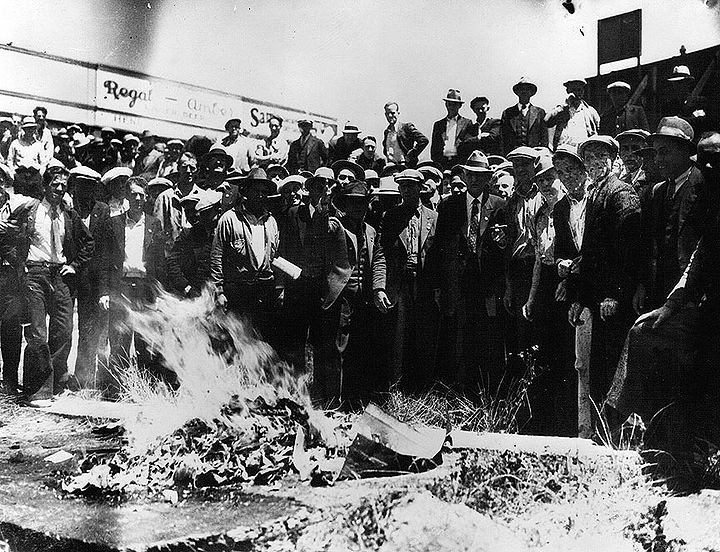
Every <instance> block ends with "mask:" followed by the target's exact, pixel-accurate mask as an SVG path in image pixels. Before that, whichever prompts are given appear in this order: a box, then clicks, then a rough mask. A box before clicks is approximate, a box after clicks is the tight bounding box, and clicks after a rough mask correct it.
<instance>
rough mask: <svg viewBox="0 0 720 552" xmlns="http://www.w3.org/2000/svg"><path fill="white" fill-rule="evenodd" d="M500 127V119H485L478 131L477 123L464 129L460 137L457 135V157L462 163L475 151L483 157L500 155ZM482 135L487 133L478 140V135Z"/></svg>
mask: <svg viewBox="0 0 720 552" xmlns="http://www.w3.org/2000/svg"><path fill="white" fill-rule="evenodd" d="M501 126H502V123H501V121H500V119H491V118H490V117H487V118H486V119H485V120H484V121H483V124H482V128H481V129H479V131H478V124H477V123H472V124H471V125H469V126H468V127H466V128H465V130H464V131H463V133H462V135H460V134H458V141H459V142H460V143H459V145H458V157H460V159H461V160H463V161H464V160H466V159H467V158H468V157H470V154H471V153H472V152H473V151H475V150H480V151H482V152H483V153H484V154H485V155H502V132H501ZM482 133H487V134H488V136H481V137H480V138H478V134H482Z"/></svg>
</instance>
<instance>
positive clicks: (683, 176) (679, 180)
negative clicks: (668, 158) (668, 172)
mask: <svg viewBox="0 0 720 552" xmlns="http://www.w3.org/2000/svg"><path fill="white" fill-rule="evenodd" d="M641 168H642V167H641ZM691 170H692V166H690V167H688V170H686V171H685V172H684V173H682V174H681V175H680V176H678V177H677V178H675V179H673V181H674V183H675V185H676V186H677V185H678V184H682V183H683V182H685V181H686V180H687V179H688V178H689V177H690V171H691Z"/></svg>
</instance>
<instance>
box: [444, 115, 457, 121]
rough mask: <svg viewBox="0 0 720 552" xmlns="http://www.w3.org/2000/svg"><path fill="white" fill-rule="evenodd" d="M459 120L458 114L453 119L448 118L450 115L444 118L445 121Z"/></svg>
mask: <svg viewBox="0 0 720 552" xmlns="http://www.w3.org/2000/svg"><path fill="white" fill-rule="evenodd" d="M459 118H460V113H458V114H457V115H455V116H454V117H450V115H448V116H447V117H445V119H446V120H448V121H457V120H458V119H459Z"/></svg>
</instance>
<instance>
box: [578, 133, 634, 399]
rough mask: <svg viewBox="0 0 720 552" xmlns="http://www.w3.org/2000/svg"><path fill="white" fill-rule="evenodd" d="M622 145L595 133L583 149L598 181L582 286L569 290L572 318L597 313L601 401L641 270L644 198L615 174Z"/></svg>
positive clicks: (596, 391) (596, 372)
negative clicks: (642, 201)
mask: <svg viewBox="0 0 720 552" xmlns="http://www.w3.org/2000/svg"><path fill="white" fill-rule="evenodd" d="M618 151H619V146H618V143H617V141H616V140H615V139H614V138H612V137H611V136H603V135H595V136H591V137H590V138H588V139H587V140H586V141H585V142H583V143H582V144H581V145H580V147H579V148H578V154H579V156H580V157H582V159H583V162H584V163H585V167H586V169H587V171H588V174H589V175H590V177H591V179H592V182H593V191H592V193H591V195H590V199H589V202H588V205H587V212H586V215H585V217H586V218H585V232H584V235H583V241H582V247H581V249H580V255H581V260H580V263H579V271H580V272H579V278H578V281H577V286H572V287H571V288H570V289H569V290H568V294H569V296H570V298H571V301H572V304H571V306H570V311H569V313H568V319H569V321H570V323H571V324H572V325H573V326H578V325H580V324H582V323H583V321H582V320H581V314H582V311H583V308H584V307H587V308H588V309H589V310H590V312H591V313H592V317H593V321H592V343H591V348H590V394H591V397H592V398H593V399H594V400H595V403H596V404H600V403H601V402H602V401H603V400H604V398H605V395H606V394H607V392H608V391H609V389H610V384H611V383H612V378H613V376H614V374H615V369H616V368H617V363H618V360H619V359H620V353H621V352H622V349H623V344H624V343H625V336H626V335H627V331H628V330H629V329H630V327H631V326H632V323H633V321H634V319H635V313H634V310H633V307H632V303H633V295H634V293H635V289H636V287H637V284H638V281H639V269H640V262H639V259H640V241H641V240H640V228H641V212H640V199H639V197H638V195H637V193H636V192H635V190H634V189H633V187H632V186H631V185H630V184H627V183H625V182H623V181H621V180H620V179H619V178H617V176H615V174H614V173H612V166H613V163H614V161H615V159H616V157H617V155H618Z"/></svg>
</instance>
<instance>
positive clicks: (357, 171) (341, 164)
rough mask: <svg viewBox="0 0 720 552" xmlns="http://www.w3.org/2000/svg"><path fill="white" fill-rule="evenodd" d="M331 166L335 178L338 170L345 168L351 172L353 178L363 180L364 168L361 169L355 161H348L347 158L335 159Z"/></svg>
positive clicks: (338, 172)
mask: <svg viewBox="0 0 720 552" xmlns="http://www.w3.org/2000/svg"><path fill="white" fill-rule="evenodd" d="M331 168H332V170H333V173H335V178H337V177H338V175H339V174H340V171H342V170H343V169H347V170H349V171H350V172H351V173H353V175H354V176H355V180H359V181H361V182H364V181H365V169H363V168H362V167H361V166H360V165H358V164H357V163H353V162H352V161H348V160H347V159H341V160H340V161H335V163H333V164H332V167H331Z"/></svg>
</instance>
